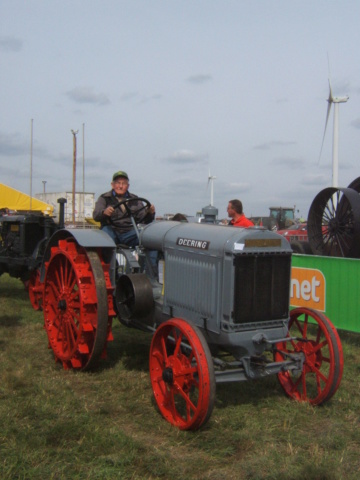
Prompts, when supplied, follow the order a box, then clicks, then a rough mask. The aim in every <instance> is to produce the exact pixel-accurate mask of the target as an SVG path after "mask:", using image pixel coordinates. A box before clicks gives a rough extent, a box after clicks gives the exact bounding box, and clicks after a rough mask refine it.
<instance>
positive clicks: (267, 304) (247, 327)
mask: <svg viewBox="0 0 360 480" xmlns="http://www.w3.org/2000/svg"><path fill="white" fill-rule="evenodd" d="M140 236H141V244H142V245H143V246H144V247H145V248H146V249H148V250H157V251H159V252H162V255H163V258H164V284H163V288H162V292H161V295H160V296H159V297H158V298H156V297H155V307H156V308H155V311H157V312H158V313H159V311H161V314H162V315H163V316H165V317H168V318H171V317H179V318H186V319H188V320H191V321H192V322H193V323H194V324H195V325H196V326H198V327H199V328H200V329H201V330H202V331H203V333H204V335H205V338H206V340H207V342H208V343H209V345H210V347H211V346H212V345H213V346H215V345H216V346H217V347H219V346H220V347H221V346H222V347H224V348H225V349H226V350H228V351H230V352H231V353H232V354H233V355H234V356H235V357H236V358H240V357H242V356H243V355H246V354H254V353H255V354H260V353H261V351H262V350H263V349H264V348H265V345H266V341H269V342H271V340H272V339H275V338H280V337H282V336H286V332H287V323H288V320H289V288H290V272H291V248H290V245H289V243H288V242H287V241H286V239H284V238H283V237H282V236H280V235H278V234H276V233H274V232H271V231H269V230H266V229H264V228H258V227H254V228H247V229H242V228H236V227H226V226H218V225H204V224H195V223H193V224H192V223H178V222H172V221H169V222H156V223H153V224H150V225H148V226H146V227H145V228H144V229H143V230H142V232H141V235H140ZM139 301H141V299H140V298H139ZM254 331H256V336H257V338H258V339H259V341H258V342H256V341H254ZM264 339H265V340H266V341H264ZM260 340H261V341H260Z"/></svg>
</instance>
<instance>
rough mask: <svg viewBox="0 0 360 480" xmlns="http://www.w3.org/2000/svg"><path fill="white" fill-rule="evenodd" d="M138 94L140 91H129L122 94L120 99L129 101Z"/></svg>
mask: <svg viewBox="0 0 360 480" xmlns="http://www.w3.org/2000/svg"><path fill="white" fill-rule="evenodd" d="M137 96H138V92H127V93H123V94H122V95H121V97H120V100H121V101H122V102H127V101H129V100H132V99H133V98H136V97H137Z"/></svg>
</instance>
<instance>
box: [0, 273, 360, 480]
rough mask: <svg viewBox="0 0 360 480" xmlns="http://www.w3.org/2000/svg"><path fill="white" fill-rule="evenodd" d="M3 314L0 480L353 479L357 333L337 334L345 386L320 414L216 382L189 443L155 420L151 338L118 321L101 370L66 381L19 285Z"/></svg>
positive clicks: (4, 284)
mask: <svg viewBox="0 0 360 480" xmlns="http://www.w3.org/2000/svg"><path fill="white" fill-rule="evenodd" d="M0 307H1V308H0V347H1V348H0V379H1V381H0V476H1V478H2V479H40V478H41V479H43V478H46V479H68V478H72V479H98V478H99V479H116V478H119V479H168V478H172V479H175V480H177V479H183V478H189V479H211V480H218V479H219V480H220V479H221V480H224V479H225V480H226V479H229V480H230V479H236V480H255V479H264V480H267V479H269V480H272V479H277V480H279V479H280V480H282V479H284V480H292V479H293V480H300V479H301V480H304V479H305V480H306V479H309V480H311V479H313V480H340V479H341V480H342V479H345V478H346V479H350V480H352V479H354V480H355V479H357V478H359V475H360V460H359V459H360V433H359V432H360V428H359V427H360V425H359V412H360V401H359V391H360V388H359V386H360V385H359V378H360V377H359V365H360V341H359V336H358V335H353V334H348V333H346V334H345V333H341V336H342V340H343V346H344V355H345V368H344V376H343V381H342V384H341V386H340V389H339V390H338V392H337V393H336V395H335V396H334V397H333V399H332V400H331V401H330V402H328V403H327V404H326V405H324V406H322V407H318V408H314V407H311V406H310V405H308V404H305V403H296V402H293V401H291V400H289V399H287V398H286V397H285V396H284V394H283V391H282V389H281V387H280V386H279V384H278V382H277V380H276V378H275V377H269V378H267V379H265V380H262V381H255V382H243V383H240V384H220V385H218V386H217V393H216V403H215V409H214V412H213V414H212V416H211V418H210V421H209V422H208V424H207V425H206V426H205V427H204V428H203V429H201V430H199V431H197V432H193V433H191V432H182V431H179V430H177V429H176V428H174V427H172V426H171V425H170V424H168V423H167V422H165V421H164V420H163V419H162V417H161V415H160V414H159V413H158V411H157V408H156V406H155V403H154V400H153V397H152V391H151V385H150V380H149V375H148V354H149V346H150V341H151V338H150V336H149V335H147V334H144V333H142V332H140V331H137V330H133V329H127V328H126V327H124V326H120V324H119V323H118V322H117V320H115V322H114V337H115V340H114V342H112V343H111V344H110V345H109V347H108V358H107V359H106V360H104V361H103V362H102V363H101V365H100V367H99V369H98V370H97V371H95V372H92V373H75V372H72V371H64V370H63V369H62V368H61V366H60V365H59V364H57V363H55V362H54V358H53V355H52V351H51V350H49V349H48V348H47V337H46V332H45V331H44V329H43V316H42V312H35V311H34V310H33V309H32V308H31V305H30V302H29V300H28V298H27V294H26V292H25V291H24V289H23V285H22V284H21V282H18V281H16V280H13V279H10V278H9V277H7V276H6V275H3V276H1V277H0Z"/></svg>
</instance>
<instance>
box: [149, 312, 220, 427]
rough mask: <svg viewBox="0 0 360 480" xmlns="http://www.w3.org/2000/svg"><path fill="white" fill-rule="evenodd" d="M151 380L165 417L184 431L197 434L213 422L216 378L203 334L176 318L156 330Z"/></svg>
mask: <svg viewBox="0 0 360 480" xmlns="http://www.w3.org/2000/svg"><path fill="white" fill-rule="evenodd" d="M150 378H151V384H152V388H153V392H154V396H155V400H156V402H157V405H158V407H159V409H160V412H161V414H162V415H163V417H164V418H165V419H166V420H167V421H168V422H170V423H171V424H173V425H175V426H176V427H178V428H180V429H181V430H196V429H198V428H199V427H200V426H201V425H204V424H205V423H206V422H207V421H208V419H209V418H210V415H211V412H212V410H213V407H214V402H215V374H214V366H213V362H212V358H211V354H210V350H209V347H208V345H207V343H206V341H205V338H204V336H203V334H202V333H201V331H200V330H199V329H198V328H197V327H196V326H195V325H192V324H190V323H189V322H187V321H185V320H183V319H180V318H172V319H170V320H168V321H166V322H164V323H162V324H161V325H160V326H159V327H158V328H157V330H156V332H155V334H154V337H153V339H152V342H151V347H150Z"/></svg>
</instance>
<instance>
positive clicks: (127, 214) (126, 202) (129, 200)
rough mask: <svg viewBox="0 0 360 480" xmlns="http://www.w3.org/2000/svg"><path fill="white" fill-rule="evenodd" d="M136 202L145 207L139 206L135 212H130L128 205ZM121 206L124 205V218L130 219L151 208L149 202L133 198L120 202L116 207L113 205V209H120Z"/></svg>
mask: <svg viewBox="0 0 360 480" xmlns="http://www.w3.org/2000/svg"><path fill="white" fill-rule="evenodd" d="M138 202H143V203H145V205H142V206H140V207H139V208H137V209H136V210H131V209H130V206H129V204H131V203H138ZM122 205H124V207H125V212H124V214H125V216H126V217H131V216H133V217H135V216H136V215H138V214H139V213H140V212H142V211H143V210H145V209H146V208H149V207H151V203H150V202H149V200H146V198H141V197H135V198H125V199H124V200H121V201H120V202H119V203H118V204H117V205H114V206H113V208H120V207H121V206H122Z"/></svg>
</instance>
